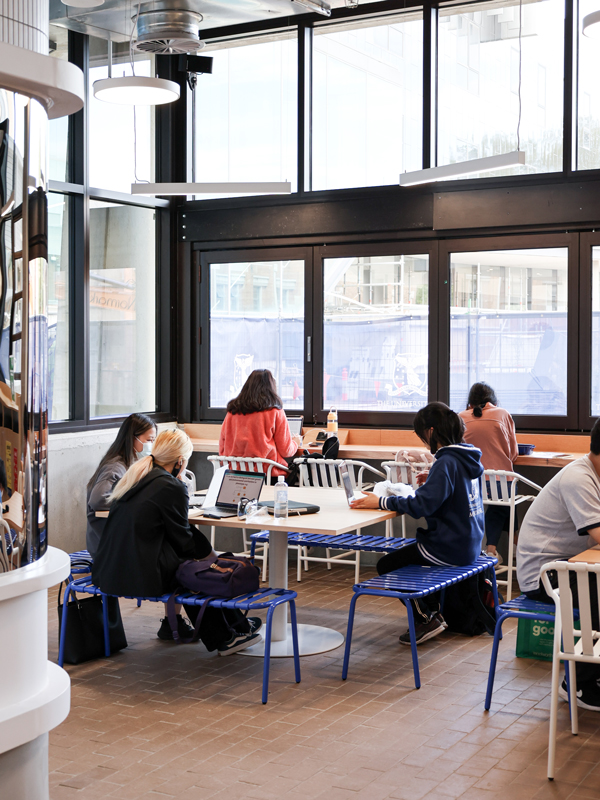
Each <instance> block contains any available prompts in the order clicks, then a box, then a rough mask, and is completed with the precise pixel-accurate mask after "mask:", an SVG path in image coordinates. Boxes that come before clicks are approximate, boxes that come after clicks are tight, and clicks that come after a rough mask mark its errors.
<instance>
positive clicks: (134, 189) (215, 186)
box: [131, 181, 292, 195]
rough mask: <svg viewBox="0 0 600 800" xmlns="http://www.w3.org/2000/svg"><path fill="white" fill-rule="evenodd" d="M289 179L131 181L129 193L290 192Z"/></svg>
mask: <svg viewBox="0 0 600 800" xmlns="http://www.w3.org/2000/svg"><path fill="white" fill-rule="evenodd" d="M291 191H292V184H291V183H290V182H289V181H258V182H248V183H132V184H131V194H149V195H186V194H229V195H231V194H291Z"/></svg>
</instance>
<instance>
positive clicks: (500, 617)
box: [485, 594, 579, 711]
mask: <svg viewBox="0 0 600 800" xmlns="http://www.w3.org/2000/svg"><path fill="white" fill-rule="evenodd" d="M554 612H555V606H554V603H540V602H539V601H538V600H531V599H530V598H529V597H527V595H525V594H522V595H520V596H519V597H515V598H514V599H513V600H509V601H508V602H506V603H502V604H501V605H500V606H498V610H497V612H496V628H495V630H494V644H493V645H492V655H491V658H490V671H489V675H488V683H487V691H486V694H485V710H486V711H489V710H490V706H491V704H492V692H493V691H494V678H495V677H496V663H497V661H498V647H499V646H500V639H501V638H502V624H503V623H504V620H505V619H508V618H509V617H513V618H516V619H543V620H544V621H545V622H552V623H554ZM574 613H575V618H577V617H578V616H579V614H578V612H577V611H576V610H575V612H574ZM565 676H566V679H567V682H568V680H569V670H568V669H567V670H565ZM567 694H568V690H567ZM569 696H570V695H569Z"/></svg>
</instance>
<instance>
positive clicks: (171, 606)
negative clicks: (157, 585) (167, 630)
mask: <svg viewBox="0 0 600 800" xmlns="http://www.w3.org/2000/svg"><path fill="white" fill-rule="evenodd" d="M178 594H181V592H177V591H174V592H173V594H172V595H171V596H170V597H169V599H168V600H167V619H168V620H169V625H170V626H171V631H172V632H173V639H174V640H175V641H176V642H178V643H179V644H190V643H191V642H197V641H198V639H199V638H200V625H201V624H202V618H203V617H204V612H205V611H206V609H207V608H208V604H209V602H210V601H211V600H212V599H213V598H212V597H206V598H205V599H204V601H203V603H202V605H201V606H200V611H199V612H198V616H197V617H196V624H195V625H194V633H193V635H192V636H186V637H185V638H184V637H181V636H180V635H179V629H178V628H177V615H176V614H175V598H176V597H177V595H178Z"/></svg>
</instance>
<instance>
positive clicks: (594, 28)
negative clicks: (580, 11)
mask: <svg viewBox="0 0 600 800" xmlns="http://www.w3.org/2000/svg"><path fill="white" fill-rule="evenodd" d="M581 32H582V33H583V35H584V36H588V37H589V38H590V39H600V11H592V13H591V14H586V15H585V17H584V18H583V24H582V26H581Z"/></svg>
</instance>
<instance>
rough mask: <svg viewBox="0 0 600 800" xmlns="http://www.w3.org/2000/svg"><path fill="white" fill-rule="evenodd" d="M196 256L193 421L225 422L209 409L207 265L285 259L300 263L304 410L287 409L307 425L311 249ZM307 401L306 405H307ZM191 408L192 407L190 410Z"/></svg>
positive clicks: (310, 383)
mask: <svg viewBox="0 0 600 800" xmlns="http://www.w3.org/2000/svg"><path fill="white" fill-rule="evenodd" d="M196 253H197V257H196V258H197V263H198V276H197V279H196V281H195V283H196V303H197V307H198V308H199V311H200V313H199V320H200V327H199V336H198V340H199V348H198V350H197V355H196V357H195V358H194V353H193V352H192V359H193V360H192V363H193V364H195V365H197V366H196V370H197V375H198V382H197V385H198V393H197V394H196V397H195V398H194V401H195V402H194V406H195V413H194V418H195V419H201V420H202V421H205V422H222V421H223V420H224V419H225V414H226V410H225V408H213V407H211V406H210V379H211V376H210V339H211V336H210V265H211V264H235V263H248V262H249V261H282V260H285V259H289V260H294V261H304V408H302V409H299V408H295V409H290V413H292V414H294V415H296V416H299V415H300V414H302V416H304V419H305V425H306V424H308V423H309V422H310V419H311V413H312V412H311V408H310V404H311V403H312V397H313V391H314V390H313V375H312V372H313V370H312V369H311V367H312V360H313V354H314V352H315V347H314V337H313V340H312V346H311V354H310V355H311V361H309V359H308V356H309V353H308V350H307V337H308V336H311V331H312V329H313V303H312V299H313V294H314V291H313V274H314V259H313V248H312V247H302V246H299V247H293V246H292V247H278V248H273V249H262V248H257V249H245V250H219V251H205V252H199V251H196ZM307 400H308V403H309V405H307ZM194 406H193V407H194Z"/></svg>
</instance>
